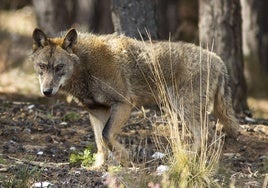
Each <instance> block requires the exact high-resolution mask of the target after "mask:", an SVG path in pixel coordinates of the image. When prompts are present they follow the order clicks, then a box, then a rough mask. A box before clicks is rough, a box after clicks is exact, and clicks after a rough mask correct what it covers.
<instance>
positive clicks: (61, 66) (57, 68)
mask: <svg viewBox="0 0 268 188" xmlns="http://www.w3.org/2000/svg"><path fill="white" fill-rule="evenodd" d="M63 67H64V65H63V64H59V65H57V66H56V67H55V72H59V71H61V70H62V68H63Z"/></svg>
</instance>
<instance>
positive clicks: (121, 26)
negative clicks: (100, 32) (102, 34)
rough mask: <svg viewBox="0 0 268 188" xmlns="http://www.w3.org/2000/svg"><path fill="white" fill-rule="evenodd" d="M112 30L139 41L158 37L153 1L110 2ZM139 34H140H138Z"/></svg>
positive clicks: (121, 0)
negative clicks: (149, 37)
mask: <svg viewBox="0 0 268 188" xmlns="http://www.w3.org/2000/svg"><path fill="white" fill-rule="evenodd" d="M111 6H112V20H113V24H114V30H115V31H116V32H117V33H124V34H125V35H127V36H130V37H133V38H137V39H141V36H142V37H143V38H144V39H147V38H148V34H147V32H146V30H147V31H148V33H149V34H150V35H151V38H152V39H155V38H157V37H158V32H157V24H156V13H155V7H154V6H155V1H152V0H135V1H133V0H111ZM139 32H140V33H139Z"/></svg>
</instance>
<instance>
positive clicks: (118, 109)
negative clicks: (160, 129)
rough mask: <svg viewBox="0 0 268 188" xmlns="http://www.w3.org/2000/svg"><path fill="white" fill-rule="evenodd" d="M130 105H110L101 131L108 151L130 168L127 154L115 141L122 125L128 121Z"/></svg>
mask: <svg viewBox="0 0 268 188" xmlns="http://www.w3.org/2000/svg"><path fill="white" fill-rule="evenodd" d="M131 110H132V105H130V104H126V103H120V102H119V103H116V104H113V105H112V108H111V116H110V117H109V120H108V122H107V123H106V125H105V127H104V130H103V133H102V135H103V139H104V141H105V143H106V144H107V146H108V147H109V149H110V150H111V151H113V153H114V154H115V156H116V158H117V159H118V160H119V161H120V163H121V164H122V165H123V166H130V160H129V153H128V152H127V150H126V149H125V148H124V147H123V145H121V144H120V143H119V142H118V141H117V140H116V135H117V134H118V133H119V132H120V131H121V129H122V127H123V125H124V124H125V123H126V121H127V120H128V119H129V117H130V114H131Z"/></svg>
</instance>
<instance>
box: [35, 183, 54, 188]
mask: <svg viewBox="0 0 268 188" xmlns="http://www.w3.org/2000/svg"><path fill="white" fill-rule="evenodd" d="M52 186H53V184H52V183H50V182H49V181H43V182H36V183H34V184H32V186H31V188H39V187H40V188H41V187H42V188H46V187H52Z"/></svg>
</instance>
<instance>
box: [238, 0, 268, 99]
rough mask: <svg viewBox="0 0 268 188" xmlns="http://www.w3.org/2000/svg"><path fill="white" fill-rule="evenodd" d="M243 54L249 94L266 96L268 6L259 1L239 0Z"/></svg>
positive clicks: (267, 77) (267, 82)
mask: <svg viewBox="0 0 268 188" xmlns="http://www.w3.org/2000/svg"><path fill="white" fill-rule="evenodd" d="M241 5H242V18H243V53H244V57H245V65H246V67H247V70H248V71H247V80H248V87H249V92H250V93H251V94H253V95H255V96H259V95H260V93H261V95H267V92H266V93H265V92H264V93H263V91H267V88H268V11H267V10H268V4H267V3H266V2H265V1H260V0H241Z"/></svg>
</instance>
